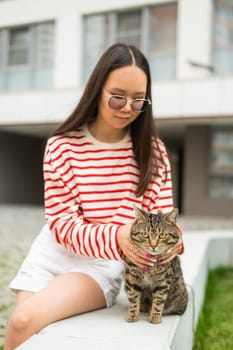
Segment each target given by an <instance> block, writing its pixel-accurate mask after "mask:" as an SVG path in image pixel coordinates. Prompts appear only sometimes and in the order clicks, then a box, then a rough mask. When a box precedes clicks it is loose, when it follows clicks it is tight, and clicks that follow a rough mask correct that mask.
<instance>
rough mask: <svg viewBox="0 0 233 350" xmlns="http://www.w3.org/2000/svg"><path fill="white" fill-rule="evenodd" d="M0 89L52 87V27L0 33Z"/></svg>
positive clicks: (18, 28)
mask: <svg viewBox="0 0 233 350" xmlns="http://www.w3.org/2000/svg"><path fill="white" fill-rule="evenodd" d="M0 49H1V50H0V52H1V53H0V88H1V89H2V90H7V91H15V90H23V89H43V88H50V87H52V84H53V58H54V24H53V23H52V22H48V23H40V24H36V25H31V26H22V27H16V28H10V29H4V30H1V31H0Z"/></svg>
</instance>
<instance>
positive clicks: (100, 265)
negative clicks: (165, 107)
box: [5, 44, 182, 350]
mask: <svg viewBox="0 0 233 350" xmlns="http://www.w3.org/2000/svg"><path fill="white" fill-rule="evenodd" d="M44 182H45V213H46V220H47V224H46V226H45V227H44V228H43V229H42V231H41V233H40V234H39V236H38V237H37V238H36V240H35V242H34V243H33V245H32V247H31V249H30V251H29V254H28V256H27V257H26V259H25V261H24V262H23V264H22V266H21V268H20V270H19V272H18V274H17V276H16V277H15V278H14V280H13V281H12V282H11V284H10V287H11V288H12V289H13V290H15V291H16V292H17V300H16V306H15V308H14V311H13V313H12V315H11V318H10V320H9V323H8V328H7V334H6V339H5V350H12V349H14V348H15V347H16V346H17V345H19V344H21V343H22V342H23V341H25V340H26V339H27V338H28V337H30V336H31V335H33V334H35V333H37V332H38V331H40V330H41V329H42V328H43V327H45V326H46V325H48V324H49V323H51V322H54V321H57V320H60V319H62V318H65V317H68V316H72V315H77V314H80V313H83V312H87V311H90V310H94V309H98V308H103V307H110V306H111V305H112V304H113V303H114V301H115V299H116V296H117V294H118V292H119V289H120V285H121V281H122V275H123V263H122V257H123V255H126V256H127V257H129V259H131V260H132V261H133V262H134V263H135V264H137V265H138V266H140V267H141V268H144V269H147V268H148V266H151V265H153V264H154V261H153V258H152V257H151V258H150V257H148V256H144V254H143V253H142V252H141V251H140V250H139V249H138V248H137V247H136V246H134V245H133V244H132V241H131V239H130V227H131V225H132V222H133V220H134V219H135V214H134V208H133V206H134V205H137V206H138V207H141V208H143V209H144V210H146V211H148V212H158V211H164V212H166V211H170V210H171V209H172V207H173V198H172V182H171V171H170V165H169V160H168V156H167V153H166V149H165V147H164V145H163V143H162V142H161V141H160V140H159V139H158V138H157V135H156V130H155V124H154V120H153V115H152V101H151V76H150V70H149V65H148V62H147V60H146V58H145V57H144V55H143V54H142V53H141V52H140V51H139V50H138V49H137V48H136V47H134V46H127V45H125V44H115V45H113V46H111V47H110V48H108V49H107V50H106V51H105V53H104V54H103V55H102V57H101V58H100V60H99V62H98V63H97V65H96V67H95V69H94V71H93V73H92V75H91V77H90V79H89V81H88V82H87V85H86V88H85V90H84V92H83V95H82V97H81V99H80V101H79V103H78V105H77V107H76V109H75V110H74V112H73V113H72V114H71V115H70V117H69V118H68V119H67V120H66V121H65V122H64V123H63V124H62V125H61V126H60V127H59V128H58V129H57V130H56V131H55V132H54V134H53V135H52V136H51V137H50V138H49V140H48V143H47V147H46V151H45V156H44ZM181 249H182V238H181V239H180V241H179V242H178V244H177V245H176V247H175V248H174V249H173V250H172V251H171V252H169V254H167V255H166V256H165V257H163V260H161V263H162V264H164V263H166V262H168V261H170V260H171V259H173V258H174V257H175V256H176V255H177V254H179V253H180V251H181Z"/></svg>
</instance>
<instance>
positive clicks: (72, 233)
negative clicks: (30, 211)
mask: <svg viewBox="0 0 233 350" xmlns="http://www.w3.org/2000/svg"><path fill="white" fill-rule="evenodd" d="M58 159H59V161H58ZM65 162H66V160H64V159H62V156H61V154H60V153H59V154H58V155H57V154H55V153H54V151H51V149H50V145H49V143H48V144H47V147H46V151H45V156H44V168H43V171H44V186H45V189H44V196H45V215H46V220H47V222H48V225H49V228H50V231H51V232H52V234H54V237H55V239H56V241H57V242H58V243H60V244H62V245H63V246H64V247H65V248H66V249H67V250H69V251H72V252H73V253H77V254H80V255H86V256H90V257H95V258H103V259H110V260H120V259H122V257H121V252H120V250H119V248H118V245H117V240H116V235H117V231H118V228H119V227H120V225H117V224H111V223H109V224H99V223H90V222H88V221H87V220H85V218H84V217H83V215H82V211H81V206H80V199H79V194H78V191H77V184H75V182H74V181H73V179H72V169H70V168H69V165H67V164H66V165H65V166H64V163H65Z"/></svg>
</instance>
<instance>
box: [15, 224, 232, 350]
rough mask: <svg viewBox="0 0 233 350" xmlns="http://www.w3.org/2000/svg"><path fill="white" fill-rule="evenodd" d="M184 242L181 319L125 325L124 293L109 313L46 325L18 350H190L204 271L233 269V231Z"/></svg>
mask: <svg viewBox="0 0 233 350" xmlns="http://www.w3.org/2000/svg"><path fill="white" fill-rule="evenodd" d="M183 238H184V244H185V254H184V255H183V256H182V257H181V263H182V268H183V272H184V278H185V282H186V283H187V286H188V291H189V303H188V307H187V310H186V312H185V313H184V315H183V316H166V317H164V318H163V322H162V324H159V325H152V324H150V323H149V322H148V321H147V317H146V315H143V314H141V317H140V320H139V321H138V322H136V323H127V322H125V321H124V315H125V313H126V310H127V299H126V295H125V293H124V291H123V290H122V292H121V293H120V295H119V297H118V299H117V303H116V304H115V305H114V306H113V307H112V308H110V309H103V310H98V311H94V312H90V313H87V314H83V315H79V316H75V317H71V318H68V319H66V320H62V321H59V322H56V323H53V324H50V325H49V326H47V327H46V328H44V329H43V330H42V331H41V332H40V333H39V334H37V335H34V336H33V337H31V338H30V339H29V340H28V341H26V342H25V343H24V344H22V345H21V346H19V347H18V348H17V349H18V350H28V349H33V350H37V349H38V350H39V349H40V350H41V349H42V348H43V349H51V348H53V347H54V348H55V349H56V350H60V349H62V350H63V349H64V348H68V349H69V350H73V349H75V350H76V349H85V350H92V349H93V348H94V349H95V350H109V349H111V350H116V349H117V350H119V348H121V349H129V348H134V350H141V349H143V350H154V349H156V350H191V349H192V342H193V332H194V330H195V327H196V323H197V320H198V315H199V312H200V308H201V305H202V303H203V299H204V294H205V287H206V280H207V275H208V270H209V269H210V268H211V269H212V268H214V267H216V266H219V265H221V266H233V230H232V231H231V230H229V231H228V230H224V231H216V232H215V231H203V233H200V231H196V232H195V231H192V232H188V233H185V234H184V236H183Z"/></svg>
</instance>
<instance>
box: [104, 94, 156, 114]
mask: <svg viewBox="0 0 233 350" xmlns="http://www.w3.org/2000/svg"><path fill="white" fill-rule="evenodd" d="M103 92H104V94H105V96H106V97H107V98H108V105H109V107H110V108H111V109H116V110H119V109H122V108H123V107H125V106H126V105H127V103H128V101H129V102H130V105H131V109H132V111H133V112H143V111H144V110H145V109H146V107H147V106H148V105H151V100H150V99H149V98H133V99H129V98H126V97H124V96H121V95H112V94H109V93H108V92H107V91H105V90H103Z"/></svg>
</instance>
